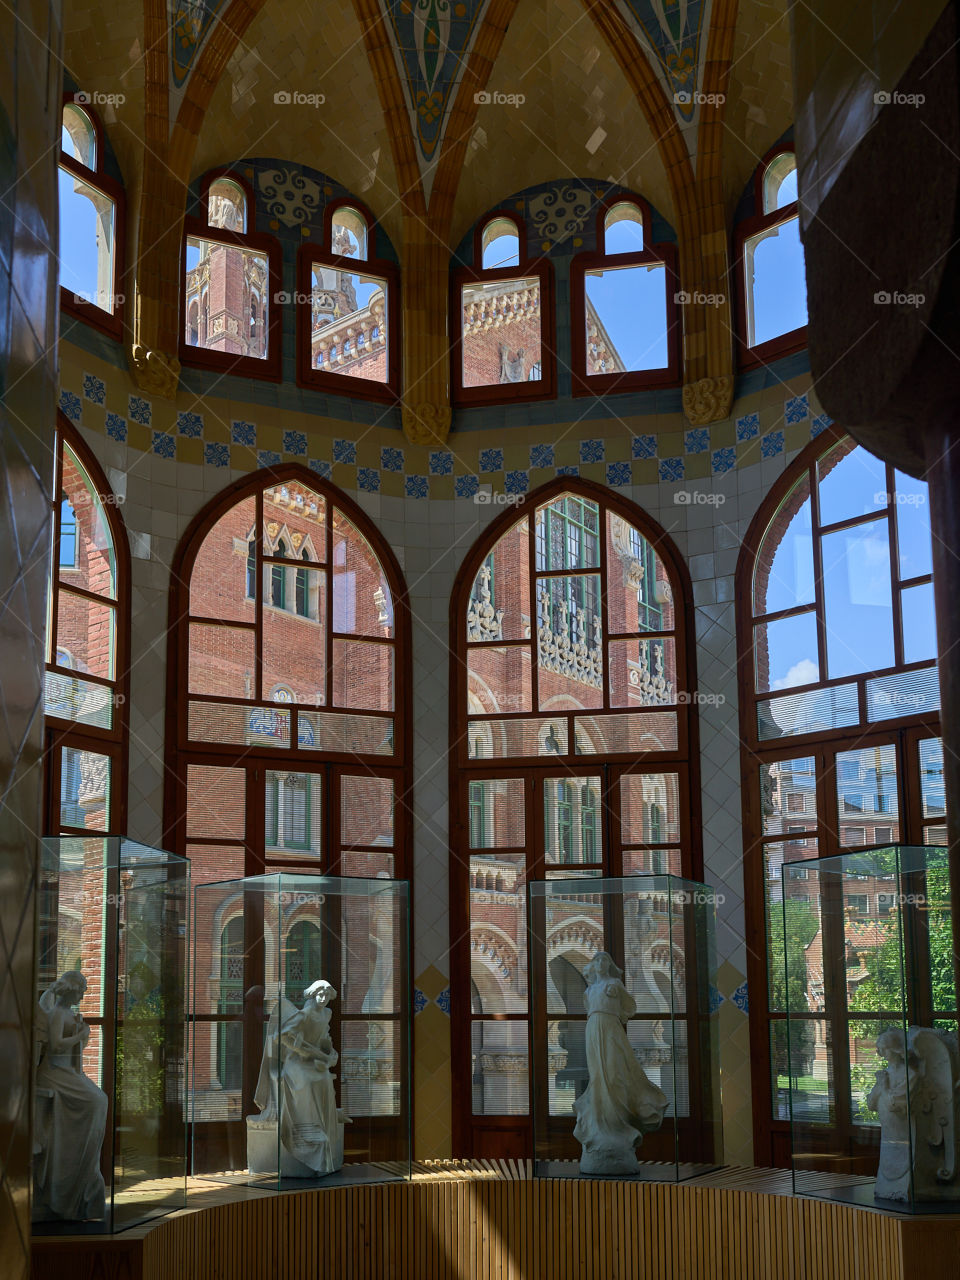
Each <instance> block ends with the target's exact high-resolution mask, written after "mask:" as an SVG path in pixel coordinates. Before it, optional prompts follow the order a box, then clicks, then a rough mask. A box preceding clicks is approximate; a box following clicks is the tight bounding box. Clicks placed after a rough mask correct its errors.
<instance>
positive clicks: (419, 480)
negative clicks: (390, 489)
mask: <svg viewBox="0 0 960 1280" xmlns="http://www.w3.org/2000/svg"><path fill="white" fill-rule="evenodd" d="M403 491H404V493H405V494H406V495H407V497H408V498H429V497H430V481H429V480H428V478H427V477H426V476H407V478H406V479H405V480H404V482H403Z"/></svg>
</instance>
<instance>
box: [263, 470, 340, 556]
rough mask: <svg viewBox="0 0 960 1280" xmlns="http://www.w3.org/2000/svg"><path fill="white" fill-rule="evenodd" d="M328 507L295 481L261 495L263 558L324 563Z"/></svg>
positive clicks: (271, 486) (275, 487)
mask: <svg viewBox="0 0 960 1280" xmlns="http://www.w3.org/2000/svg"><path fill="white" fill-rule="evenodd" d="M326 517H327V504H326V499H325V498H324V497H323V495H322V494H319V493H314V491H313V490H312V489H308V488H307V486H306V485H303V484H300V482H299V481H296V480H288V481H287V482H286V483H285V484H276V485H269V486H268V487H267V488H266V489H264V491H263V525H264V528H263V554H264V555H265V556H280V557H281V558H285V559H289V560H312V561H316V562H318V563H320V564H322V563H323V561H324V560H325V559H326V554H327V539H326Z"/></svg>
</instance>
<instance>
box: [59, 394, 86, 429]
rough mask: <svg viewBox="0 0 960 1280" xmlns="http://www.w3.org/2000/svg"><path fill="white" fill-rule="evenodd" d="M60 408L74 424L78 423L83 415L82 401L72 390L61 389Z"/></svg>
mask: <svg viewBox="0 0 960 1280" xmlns="http://www.w3.org/2000/svg"><path fill="white" fill-rule="evenodd" d="M60 408H61V409H62V410H63V412H64V413H65V414H66V416H67V417H68V418H69V419H70V421H71V422H72V423H73V424H74V425H75V426H78V425H79V424H80V419H81V418H82V417H83V403H82V401H81V399H80V397H79V396H78V395H75V394H74V393H73V392H72V391H61V392H60Z"/></svg>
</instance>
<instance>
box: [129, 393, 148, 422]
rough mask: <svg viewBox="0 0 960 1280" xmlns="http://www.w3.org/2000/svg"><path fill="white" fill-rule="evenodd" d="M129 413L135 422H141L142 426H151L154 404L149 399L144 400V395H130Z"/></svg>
mask: <svg viewBox="0 0 960 1280" xmlns="http://www.w3.org/2000/svg"><path fill="white" fill-rule="evenodd" d="M127 415H128V417H130V418H132V420H133V421H134V422H139V423H140V425H141V427H149V426H150V422H151V420H152V418H153V406H152V405H151V403H150V401H149V400H144V399H143V397H142V396H130V398H129V401H128V407H127Z"/></svg>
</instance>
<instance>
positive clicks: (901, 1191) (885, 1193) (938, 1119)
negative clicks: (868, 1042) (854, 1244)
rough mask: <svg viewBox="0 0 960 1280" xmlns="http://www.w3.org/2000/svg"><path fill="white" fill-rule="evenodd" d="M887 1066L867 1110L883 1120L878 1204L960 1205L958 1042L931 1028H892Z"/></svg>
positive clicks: (884, 1050) (883, 1050) (882, 1042)
mask: <svg viewBox="0 0 960 1280" xmlns="http://www.w3.org/2000/svg"><path fill="white" fill-rule="evenodd" d="M877 1052H878V1053H879V1054H880V1056H881V1057H883V1058H886V1060H887V1065H886V1067H884V1068H882V1069H881V1070H880V1071H878V1072H877V1075H876V1083H875V1084H874V1086H873V1089H872V1090H871V1091H870V1095H869V1097H868V1098H867V1106H868V1107H869V1108H870V1110H871V1111H876V1112H877V1114H878V1116H879V1117H880V1163H879V1167H878V1169H877V1181H876V1184H875V1186H874V1195H875V1197H876V1198H877V1199H878V1200H900V1201H909V1200H910V1199H911V1181H912V1193H913V1199H914V1200H918V1201H919V1200H925V1201H930V1200H955V1199H960V1185H958V1160H957V1156H958V1152H957V1144H958V1138H960V1126H958V1118H960V1117H958V1090H960V1055H958V1052H957V1040H956V1037H955V1036H950V1035H948V1034H947V1033H946V1032H943V1031H935V1030H933V1029H932V1028H930V1027H910V1028H909V1029H908V1030H907V1033H906V1036H904V1033H903V1031H902V1030H899V1029H897V1028H892V1029H889V1030H887V1031H883V1032H881V1033H880V1035H879V1036H878V1037H877Z"/></svg>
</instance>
